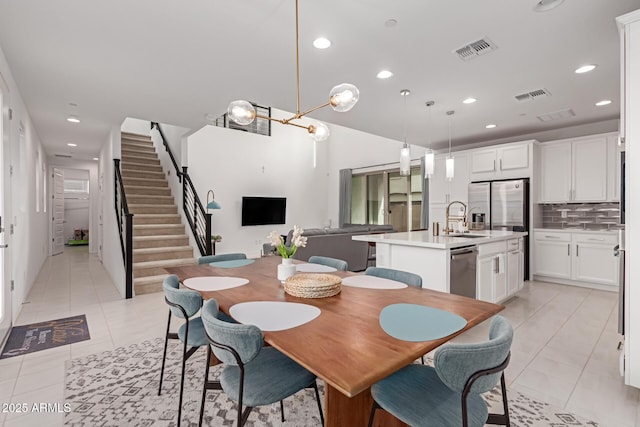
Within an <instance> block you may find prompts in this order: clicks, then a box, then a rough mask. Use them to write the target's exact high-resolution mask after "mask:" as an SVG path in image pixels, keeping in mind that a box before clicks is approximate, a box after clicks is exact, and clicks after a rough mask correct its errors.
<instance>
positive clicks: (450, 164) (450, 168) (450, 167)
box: [445, 110, 455, 181]
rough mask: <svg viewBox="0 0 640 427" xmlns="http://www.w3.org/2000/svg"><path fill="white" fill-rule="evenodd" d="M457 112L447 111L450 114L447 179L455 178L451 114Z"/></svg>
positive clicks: (446, 164) (446, 166)
mask: <svg viewBox="0 0 640 427" xmlns="http://www.w3.org/2000/svg"><path fill="white" fill-rule="evenodd" d="M454 114H455V111H453V110H450V111H447V116H449V155H448V156H447V161H446V163H445V176H446V177H447V181H451V180H452V179H453V156H452V155H451V116H453V115H454Z"/></svg>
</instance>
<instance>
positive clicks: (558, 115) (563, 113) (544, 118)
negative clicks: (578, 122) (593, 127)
mask: <svg viewBox="0 0 640 427" xmlns="http://www.w3.org/2000/svg"><path fill="white" fill-rule="evenodd" d="M575 115H576V113H574V112H573V110H572V109H571V108H567V109H566V110H560V111H554V112H553V113H545V114H540V115H539V116H538V120H540V121H541V122H550V121H552V120H559V119H568V118H569V117H575Z"/></svg>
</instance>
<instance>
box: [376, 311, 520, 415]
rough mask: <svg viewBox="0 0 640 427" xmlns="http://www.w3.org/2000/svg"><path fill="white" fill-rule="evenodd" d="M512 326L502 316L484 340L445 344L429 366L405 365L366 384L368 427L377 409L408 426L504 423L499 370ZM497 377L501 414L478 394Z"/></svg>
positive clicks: (506, 358) (506, 353) (506, 356)
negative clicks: (492, 411)
mask: <svg viewBox="0 0 640 427" xmlns="http://www.w3.org/2000/svg"><path fill="white" fill-rule="evenodd" d="M512 339H513V328H512V327H511V324H510V323H509V322H508V321H507V320H506V319H505V318H504V317H502V316H495V317H494V318H493V319H492V321H491V328H490V330H489V341H485V342H480V343H470V344H469V343H465V344H457V343H449V344H445V345H443V346H442V347H440V348H439V349H438V350H436V353H435V355H434V360H433V362H434V366H433V367H431V366H422V365H409V366H407V367H405V368H403V369H401V370H400V371H398V372H396V373H394V374H391V375H390V376H388V377H387V378H385V379H383V380H381V381H379V382H378V383H376V384H374V385H373V386H372V387H371V395H372V396H373V399H374V401H373V405H372V407H371V416H370V418H369V427H371V425H372V423H373V419H374V415H375V411H376V409H378V408H381V409H384V410H386V411H387V412H389V413H391V414H392V415H394V416H395V417H396V418H398V419H400V420H401V421H403V422H405V423H407V424H409V425H412V426H434V427H448V426H450V427H459V426H463V427H468V426H473V427H476V426H477V427H481V426H483V425H484V424H485V423H488V424H500V425H506V426H509V425H510V422H509V408H508V404H507V389H506V387H505V381H504V370H505V368H506V367H507V365H508V364H509V357H510V348H511V341H512ZM498 380H499V381H500V386H501V388H502V405H503V410H504V414H489V411H488V409H487V404H486V403H485V401H484V400H483V399H482V396H480V394H481V393H484V392H487V391H489V390H491V389H492V388H493V387H495V385H496V383H497V382H498Z"/></svg>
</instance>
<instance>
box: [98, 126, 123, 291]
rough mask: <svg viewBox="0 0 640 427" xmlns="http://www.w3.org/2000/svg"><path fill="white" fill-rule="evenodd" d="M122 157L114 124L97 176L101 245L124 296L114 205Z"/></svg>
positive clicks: (107, 266)
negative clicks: (116, 167) (116, 175)
mask: <svg viewBox="0 0 640 427" xmlns="http://www.w3.org/2000/svg"><path fill="white" fill-rule="evenodd" d="M119 158H120V128H119V127H113V128H112V129H111V132H110V133H109V136H108V137H107V139H106V140H105V143H104V145H103V146H102V150H101V151H100V164H99V166H98V176H99V180H100V181H101V186H100V187H99V189H100V199H101V200H102V204H101V205H102V206H101V212H100V216H99V221H101V222H102V227H100V226H99V227H98V237H99V238H98V244H99V245H101V248H100V252H101V254H102V264H103V265H104V268H105V270H107V272H108V273H109V276H110V277H111V280H112V281H113V283H114V284H115V286H116V288H117V289H118V291H119V292H120V294H121V295H122V297H124V296H125V270H124V261H123V260H122V249H121V246H120V235H119V233H118V222H117V220H116V212H115V208H114V205H113V203H114V197H115V192H114V167H113V159H119Z"/></svg>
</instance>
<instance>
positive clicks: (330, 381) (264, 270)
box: [166, 256, 504, 427]
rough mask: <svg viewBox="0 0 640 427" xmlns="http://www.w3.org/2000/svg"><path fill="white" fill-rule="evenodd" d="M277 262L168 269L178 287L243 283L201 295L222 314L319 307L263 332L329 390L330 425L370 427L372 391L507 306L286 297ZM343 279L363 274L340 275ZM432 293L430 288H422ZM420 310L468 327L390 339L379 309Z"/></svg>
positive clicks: (344, 294) (419, 295) (377, 295)
mask: <svg viewBox="0 0 640 427" xmlns="http://www.w3.org/2000/svg"><path fill="white" fill-rule="evenodd" d="M280 261H281V259H280V257H278V256H268V257H263V258H259V259H256V260H255V262H253V263H251V264H249V265H245V266H241V267H235V268H218V267H212V266H210V265H207V264H204V265H186V266H181V267H171V268H167V269H166V270H167V272H169V273H170V274H175V275H177V276H178V278H179V279H180V280H181V281H184V280H186V279H189V278H193V277H202V276H226V277H240V278H245V279H248V280H249V283H248V284H246V285H243V286H239V287H235V288H230V289H225V290H220V291H201V292H200V293H201V294H202V297H203V298H204V299H210V298H214V299H216V300H217V301H218V304H219V306H220V309H221V310H222V311H223V312H224V313H226V314H229V313H230V308H231V307H232V306H233V305H235V304H239V303H244V302H251V301H287V302H296V303H304V304H309V305H312V306H315V307H318V308H319V309H320V310H321V314H320V315H319V316H318V317H316V318H315V319H313V320H312V321H310V322H308V323H305V324H303V325H300V326H297V327H294V328H291V329H285V330H280V331H275V332H269V331H264V332H263V333H264V340H265V342H266V343H268V344H269V345H271V346H273V347H275V348H277V349H278V350H280V351H281V352H282V353H284V354H286V355H287V356H289V357H290V358H292V359H293V360H295V361H296V362H298V363H299V364H300V365H302V366H304V367H305V368H307V369H308V370H309V371H311V372H313V373H314V374H315V375H317V377H318V378H320V379H322V380H323V381H324V383H325V402H324V410H325V425H326V426H328V427H334V426H349V427H354V426H366V425H367V422H368V418H369V413H370V409H371V404H372V397H371V393H370V387H371V386H372V385H373V384H375V383H376V382H378V381H380V380H381V379H383V378H385V377H387V376H389V375H390V374H392V373H394V372H396V371H398V370H399V369H401V368H403V367H405V366H407V365H409V364H411V363H413V362H414V361H415V360H416V359H418V358H420V356H422V355H424V354H426V353H428V352H430V351H431V350H433V349H435V348H437V347H438V346H440V345H442V344H444V343H445V342H447V341H449V340H451V339H452V338H454V337H455V336H456V335H459V334H461V333H463V332H464V331H466V330H468V329H471V328H473V327H474V326H476V325H478V324H479V323H481V322H483V321H484V320H486V319H488V318H490V317H491V316H493V315H495V314H496V313H498V312H499V311H501V310H502V309H503V308H504V307H503V306H501V305H497V304H491V303H488V302H484V301H479V300H475V299H471V298H467V297H462V296H458V295H452V294H448V293H443V292H438V291H432V290H429V289H427V288H422V289H420V288H416V287H411V286H409V287H407V288H403V289H369V288H360V287H349V286H344V285H343V286H342V290H341V292H340V293H339V294H338V295H336V296H333V297H329V298H298V297H294V296H291V295H289V294H287V293H285V292H284V287H283V286H282V283H281V281H280V280H278V279H277V277H276V270H277V265H278V264H279V263H280ZM330 274H335V275H337V276H340V277H343V278H344V277H347V276H351V275H354V274H358V273H353V272H347V271H344V272H343V271H337V272H334V273H330ZM425 285H427V287H428V284H425ZM397 303H408V304H420V305H425V306H428V307H433V308H436V309H441V310H445V311H448V312H451V313H454V314H457V315H459V316H461V317H463V318H464V319H466V321H467V324H466V326H464V327H463V328H462V329H461V330H459V331H458V332H455V333H453V334H451V335H449V336H446V337H443V338H440V339H435V340H432V341H420V342H411V341H404V340H400V339H397V338H394V337H392V336H390V335H388V334H387V333H386V332H385V331H384V330H383V329H382V327H381V326H380V322H379V316H380V312H381V310H382V309H383V308H384V307H386V306H389V305H391V304H397ZM375 425H378V426H385V427H388V426H395V425H404V424H403V423H401V422H399V421H398V420H397V419H395V418H393V417H391V416H390V415H389V414H387V413H386V412H385V411H377V414H376V421H375Z"/></svg>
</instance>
